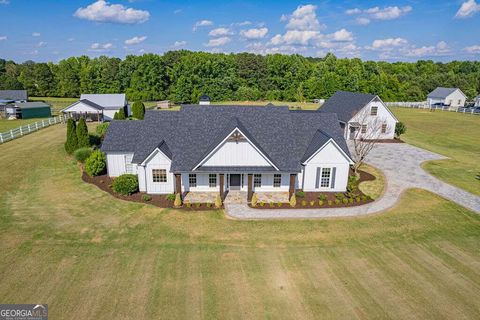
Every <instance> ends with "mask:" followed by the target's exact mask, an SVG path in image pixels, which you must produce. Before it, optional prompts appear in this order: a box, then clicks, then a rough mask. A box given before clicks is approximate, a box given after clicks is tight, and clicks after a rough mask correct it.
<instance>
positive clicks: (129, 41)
mask: <svg viewBox="0 0 480 320" xmlns="http://www.w3.org/2000/svg"><path fill="white" fill-rule="evenodd" d="M146 39H147V37H146V36H141V37H133V38H131V39H127V40H125V44H126V45H127V46H131V45H134V44H139V43H142V42H143V41H145V40H146Z"/></svg>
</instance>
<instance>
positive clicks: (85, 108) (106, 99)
mask: <svg viewBox="0 0 480 320" xmlns="http://www.w3.org/2000/svg"><path fill="white" fill-rule="evenodd" d="M122 108H123V109H124V111H125V115H126V116H127V117H128V116H129V115H130V106H129V105H128V101H127V98H126V96H125V94H124V93H114V94H111V93H108V94H82V95H81V96H80V100H79V101H77V102H75V103H73V104H71V105H69V106H68V107H66V108H65V109H63V110H62V112H63V113H70V114H71V115H72V116H73V118H74V119H79V118H82V117H83V118H86V119H87V120H91V121H111V120H113V117H114V115H115V113H116V112H118V111H119V110H120V109H122Z"/></svg>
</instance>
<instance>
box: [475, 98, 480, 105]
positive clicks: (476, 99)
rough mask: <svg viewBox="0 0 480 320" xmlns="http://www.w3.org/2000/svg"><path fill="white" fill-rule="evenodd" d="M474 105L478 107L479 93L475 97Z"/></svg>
mask: <svg viewBox="0 0 480 320" xmlns="http://www.w3.org/2000/svg"><path fill="white" fill-rule="evenodd" d="M475 107H480V95H478V96H476V97H475Z"/></svg>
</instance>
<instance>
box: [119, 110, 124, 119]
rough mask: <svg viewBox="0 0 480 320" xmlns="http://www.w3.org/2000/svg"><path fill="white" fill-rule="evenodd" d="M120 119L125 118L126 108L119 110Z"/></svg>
mask: <svg viewBox="0 0 480 320" xmlns="http://www.w3.org/2000/svg"><path fill="white" fill-rule="evenodd" d="M118 120H125V108H120V109H119V110H118Z"/></svg>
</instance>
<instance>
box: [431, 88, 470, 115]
mask: <svg viewBox="0 0 480 320" xmlns="http://www.w3.org/2000/svg"><path fill="white" fill-rule="evenodd" d="M466 99H467V96H466V95H465V94H464V93H463V92H462V90H460V89H458V88H443V87H438V88H436V89H435V90H433V91H432V92H430V93H429V94H428V95H427V103H428V105H429V106H430V107H435V106H440V107H444V106H447V107H448V108H449V109H450V110H457V109H458V108H461V107H463V106H464V105H465V100H466Z"/></svg>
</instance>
